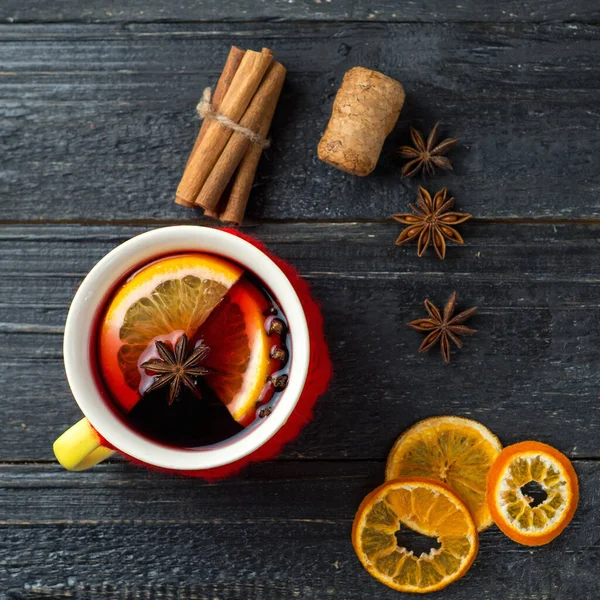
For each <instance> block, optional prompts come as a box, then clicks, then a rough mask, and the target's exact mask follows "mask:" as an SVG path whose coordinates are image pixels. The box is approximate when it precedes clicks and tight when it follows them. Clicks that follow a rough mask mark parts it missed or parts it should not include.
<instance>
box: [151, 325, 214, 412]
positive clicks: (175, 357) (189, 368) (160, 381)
mask: <svg viewBox="0 0 600 600" xmlns="http://www.w3.org/2000/svg"><path fill="white" fill-rule="evenodd" d="M156 351H157V352H158V355H159V356H160V358H161V360H158V359H153V360H148V361H146V362H145V363H143V364H142V365H141V366H142V369H144V370H145V371H149V372H150V373H157V375H156V377H155V378H154V383H153V384H152V385H151V386H150V387H149V388H148V389H147V390H146V391H145V394H149V393H150V392H153V391H155V390H158V389H160V388H162V387H164V386H167V385H168V386H169V405H171V404H173V402H174V401H175V398H177V397H178V396H179V394H180V393H181V390H182V387H183V386H185V387H186V388H188V389H189V390H190V391H191V392H192V393H193V394H194V395H195V396H197V397H199V398H200V397H201V395H200V391H199V390H198V388H197V387H196V383H195V382H194V379H193V378H194V377H200V376H202V375H206V374H207V373H210V369H207V368H206V367H201V366H199V365H198V363H199V362H201V361H202V360H204V358H206V355H207V354H208V353H209V351H210V348H209V347H208V346H205V345H204V344H201V345H200V346H198V347H197V348H196V349H195V350H194V351H193V352H192V353H191V354H190V353H189V351H188V338H187V335H185V333H184V334H183V335H182V336H181V337H180V338H179V339H178V340H177V343H176V344H175V349H174V350H171V349H170V348H169V346H167V345H166V344H165V343H164V342H160V341H158V342H156Z"/></svg>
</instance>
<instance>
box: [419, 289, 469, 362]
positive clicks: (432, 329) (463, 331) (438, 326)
mask: <svg viewBox="0 0 600 600" xmlns="http://www.w3.org/2000/svg"><path fill="white" fill-rule="evenodd" d="M477 308H478V307H477V306H475V307H473V308H470V309H469V310H465V311H464V312H461V313H460V314H458V315H456V316H453V315H454V312H455V310H456V292H452V295H451V296H450V299H449V300H448V302H447V303H446V306H445V307H444V314H441V313H440V311H439V310H438V308H437V307H436V306H435V305H434V304H433V303H432V302H431V301H430V300H429V299H427V300H425V309H426V310H427V312H428V313H429V318H424V319H417V320H416V321H411V322H410V323H408V326H409V327H412V328H413V329H417V330H418V331H426V332H428V334H427V336H426V337H425V339H424V340H423V343H422V344H421V346H420V348H419V352H427V351H428V350H430V349H431V348H433V346H435V345H436V344H437V343H438V341H439V342H440V347H441V350H442V357H443V359H444V362H445V363H446V364H449V363H450V340H452V341H453V342H454V343H455V344H456V345H457V346H458V347H459V348H462V347H463V343H462V341H461V340H460V337H459V336H461V335H473V334H474V333H475V332H476V330H475V329H470V328H469V327H466V326H465V325H463V323H464V322H465V321H466V320H467V319H469V318H470V317H471V316H473V314H474V313H475V311H476V310H477Z"/></svg>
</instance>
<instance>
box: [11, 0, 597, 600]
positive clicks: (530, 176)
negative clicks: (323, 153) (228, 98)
mask: <svg viewBox="0 0 600 600" xmlns="http://www.w3.org/2000/svg"><path fill="white" fill-rule="evenodd" d="M119 4H121V3H117V2H115V3H113V2H107V1H106V0H105V1H104V2H102V1H100V0H87V1H85V2H68V1H67V0H55V1H53V2H42V1H36V0H4V1H3V2H2V6H1V7H0V21H1V22H2V24H1V25H0V40H1V44H0V119H1V127H0V140H1V146H0V147H1V155H0V192H1V194H2V196H1V215H0V219H1V228H0V282H1V284H0V356H1V359H2V365H3V368H2V370H1V371H0V389H1V390H2V410H1V413H0V414H1V418H0V598H2V599H3V600H4V599H10V600H17V599H19V600H24V599H27V600H38V599H40V598H52V599H62V598H77V599H81V598H97V599H101V600H116V599H129V598H147V599H157V600H158V599H176V598H177V599H180V600H192V599H197V598H202V599H211V600H216V599H217V598H218V599H220V600H238V599H239V600H247V599H261V600H280V599H286V600H287V599H288V598H289V599H293V598H311V599H319V600H322V599H326V598H330V597H331V598H339V599H341V600H357V599H359V598H360V599H363V598H364V599H371V598H378V599H379V598H381V599H385V598H389V599H391V598H396V597H397V596H396V594H395V593H394V592H392V591H391V590H388V589H387V588H385V587H384V586H382V585H380V584H378V583H377V582H376V581H375V580H373V579H372V578H371V577H370V576H369V575H368V574H367V573H366V572H365V571H364V570H363V569H362V567H361V566H360V564H359V563H358V561H357V559H356V557H355V555H354V552H353V550H352V545H351V543H350V528H351V523H352V519H353V516H354V513H355V511H356V508H357V506H358V504H359V502H360V500H361V499H362V498H363V496H364V495H365V494H366V493H367V492H368V491H369V490H371V489H372V488H374V487H375V486H377V485H378V484H379V483H380V482H381V481H382V479H383V467H384V460H385V457H386V454H387V452H388V450H389V449H390V447H391V445H392V443H393V441H394V440H395V438H396V437H397V436H398V435H399V434H400V433H401V432H402V431H403V430H404V429H405V428H407V427H408V426H410V425H411V424H413V423H414V422H416V421H417V420H419V419H422V418H424V417H428V416H431V415H438V414H456V415H465V416H468V417H472V418H475V419H478V420H480V421H482V422H483V423H485V424H486V425H487V426H489V427H490V428H491V429H492V430H493V431H494V432H496V433H497V434H498V435H499V436H500V438H501V440H502V441H503V442H504V443H506V444H510V443H513V442H517V441H520V440H523V439H527V438H534V439H538V440H541V441H544V442H547V443H550V444H552V445H554V446H556V447H558V448H559V449H560V450H562V451H563V452H565V453H566V454H567V455H568V456H569V457H570V458H571V459H572V460H573V462H574V465H575V468H576V470H577V472H578V474H579V477H580V484H581V504H580V507H579V510H578V512H577V514H576V515H575V518H574V520H573V522H572V524H571V525H570V526H569V528H568V529H567V530H566V531H565V533H564V534H563V535H562V536H561V537H560V538H558V539H557V540H556V541H554V542H553V543H552V544H550V545H549V546H547V547H543V548H539V549H529V548H527V547H524V546H519V545H517V544H515V543H513V542H511V541H510V540H508V539H507V538H505V537H504V536H503V535H502V534H501V533H500V532H499V530H497V529H496V528H493V529H491V530H489V531H487V532H485V533H484V534H483V535H482V536H481V548H480V552H479V556H478V558H477V560H476V562H475V564H474V566H473V567H472V569H471V570H470V571H469V573H468V574H467V575H466V576H465V577H464V579H462V580H461V581H460V582H458V583H456V584H454V585H453V586H451V587H450V588H448V589H447V590H446V591H445V592H443V597H444V598H453V599H461V600H462V599H464V600H466V599H473V598H482V599H489V600H509V599H510V600H516V599H531V600H533V599H536V600H542V599H544V600H546V599H559V598H561V599H569V600H587V599H595V598H598V596H599V595H600V582H599V579H598V574H597V573H598V564H599V558H600V529H599V526H600V501H599V498H600V470H599V467H598V465H599V462H598V461H599V460H600V442H599V439H600V400H599V395H600V260H599V252H600V161H599V160H598V151H599V149H600V104H599V92H600V62H599V60H598V57H599V55H600V29H599V26H598V23H599V22H600V5H598V3H597V2H594V1H592V0H570V1H569V2H564V1H558V0H529V1H528V2H522V1H521V0H499V1H497V2H491V1H490V2H487V3H483V2H481V3H473V2H466V3H460V4H457V3H455V2H447V1H446V0H429V1H428V2H404V3H401V2H394V1H393V0H380V1H379V0H378V1H372V0H314V1H313V0H295V1H294V0H289V2H288V1H286V0H270V1H269V0H255V1H252V0H243V1H242V0H186V1H181V2H176V3H173V6H169V5H170V4H171V3H169V2H164V1H160V0H131V1H129V2H126V3H123V4H125V5H126V6H124V7H120V8H119V7H118V5H119ZM477 4H480V5H481V6H479V7H477ZM231 44H238V45H240V46H243V47H252V48H260V47H261V46H263V45H264V46H268V47H270V48H272V49H273V50H274V51H275V54H276V55H277V57H278V59H279V60H281V62H282V63H283V64H284V65H285V66H286V67H288V69H289V75H288V78H287V83H286V87H285V90H284V94H283V97H282V100H281V102H280V105H279V108H278V112H277V115H276V120H275V125H274V131H273V147H272V149H270V150H269V151H268V152H267V153H266V155H265V156H264V157H263V159H262V162H261V166H260V171H259V174H258V177H257V181H256V188H255V191H254V193H253V197H252V199H251V206H250V208H249V211H248V219H247V224H246V226H245V227H244V230H245V231H247V232H249V233H252V234H253V235H256V236H258V237H259V238H260V239H261V240H263V241H264V242H265V243H266V244H268V246H269V247H270V248H271V249H272V250H273V251H275V252H277V253H278V254H279V255H280V256H282V257H283V258H284V259H286V260H288V261H289V262H291V263H292V264H294V265H295V266H296V267H297V268H298V269H299V271H300V272H301V274H302V275H303V276H304V277H305V278H306V279H307V280H308V281H309V282H310V284H311V285H312V288H313V290H314V294H315V296H316V297H317V298H318V300H319V301H320V302H321V303H322V306H323V313H324V316H325V321H326V333H327V336H328V339H329V343H330V346H331V353H332V358H333V361H334V365H335V379H334V381H333V383H332V385H331V388H330V390H329V392H328V393H327V394H326V395H325V396H324V397H323V398H322V399H321V401H320V402H319V403H318V406H317V409H316V415H315V420H314V422H313V423H312V424H311V425H310V426H308V427H307V428H306V430H305V431H304V432H303V433H302V435H301V436H300V438H299V439H298V440H296V441H295V442H294V443H292V444H290V445H289V446H288V447H287V448H286V449H285V451H284V453H283V454H282V455H281V457H280V458H279V459H277V460H275V461H272V462H269V463H264V464H259V465H255V466H252V467H250V468H248V469H247V470H246V471H245V472H244V473H243V474H242V475H240V476H239V477H236V478H234V479H231V480H228V481H224V482H221V483H217V484H207V483H203V482H202V481H197V480H186V479H183V478H179V477H175V476H164V475H160V474H156V473H151V472H147V471H146V470H144V469H142V468H137V467H134V466H131V465H128V464H126V463H124V462H123V461H121V460H119V459H114V460H111V461H110V462H108V463H106V464H103V465H101V466H98V467H96V468H94V469H93V470H91V471H88V472H86V473H82V474H73V473H67V472H65V471H64V470H62V469H61V468H60V467H59V466H58V465H57V463H56V462H55V460H54V457H53V455H52V451H51V444H52V441H53V440H54V439H55V438H56V437H57V436H58V435H59V434H60V433H61V432H62V431H63V430H64V429H65V428H66V427H68V426H69V425H70V424H71V423H73V422H74V421H75V420H76V419H78V418H79V416H80V413H79V410H78V409H77V407H76V405H75V403H74V402H73V400H72V398H71V395H70V393H69V389H68V386H67V383H66V381H65V376H64V370H63V361H62V354H61V344H62V333H63V325H64V321H65V316H66V313H67V309H68V306H69V303H70V301H71V299H72V296H73V293H74V291H75V289H76V288H77V286H78V284H79V283H80V282H81V280H82V278H83V277H84V276H85V274H86V273H87V272H88V271H89V269H90V268H91V267H92V266H93V265H94V263H95V262H96V261H97V260H99V259H100V258H101V257H102V256H103V255H104V254H105V253H106V252H107V251H109V250H110V249H111V248H113V247H115V246H116V245H117V244H119V243H120V242H122V241H124V240H126V239H128V238H130V237H131V236H133V235H135V234H137V233H140V232H142V231H146V230H148V229H152V228H154V227H160V226H163V225H167V224H174V223H199V224H212V223H208V222H207V221H204V220H203V218H202V217H201V216H200V215H199V214H196V213H195V212H194V211H190V210H188V209H185V208H182V207H180V206H176V205H175V204H174V203H173V196H174V191H175V188H176V186H177V182H178V179H179V177H180V175H181V172H182V168H183V165H184V164H185V160H186V158H187V154H188V152H189V150H190V148H191V145H192V143H193V140H194V137H195V133H196V130H197V126H198V123H197V121H196V119H195V118H194V106H195V102H196V101H197V99H198V97H199V96H200V94H201V91H202V89H203V88H204V86H205V85H207V84H209V83H213V82H214V81H215V79H216V77H217V75H218V72H219V70H220V67H221V65H222V64H223V62H224V60H225V57H226V55H227V52H228V49H229V47H230V45H231ZM355 65H363V66H366V67H371V68H374V69H378V70H381V71H383V72H384V73H387V74H389V75H391V76H393V77H395V78H397V79H399V80H400V81H401V82H402V83H403V85H404V86H405V89H406V91H407V101H406V104H405V107H404V109H403V111H402V114H401V117H400V121H399V122H398V125H397V127H396V130H395V131H394V132H393V134H392V135H391V136H390V139H389V140H388V143H387V144H386V147H385V150H384V154H383V156H382V159H381V161H380V164H379V166H378V168H377V170H376V171H375V173H374V174H373V175H371V176H369V177H367V178H365V179H360V178H356V177H352V176H349V175H345V174H343V173H341V172H338V171H335V170H333V169H331V168H329V167H327V166H326V165H324V164H323V163H321V162H319V161H318V159H317V157H316V144H317V142H318V140H319V137H320V135H321V133H322V132H323V130H324V128H325V125H326V123H327V120H328V117H329V113H330V109H331V104H332V100H333V97H334V94H335V91H336V89H337V87H338V85H339V83H340V80H341V77H342V75H343V73H344V72H345V71H346V70H347V69H349V68H351V67H353V66H355ZM437 120H441V121H442V124H443V127H442V129H443V132H444V133H445V134H448V135H453V136H456V137H459V138H460V139H461V144H460V146H459V148H457V149H456V150H455V151H453V153H452V160H453V162H454V165H455V171H454V172H453V173H450V174H447V175H441V176H438V177H436V178H435V179H433V180H432V181H431V182H430V183H429V184H428V185H429V187H430V189H432V190H434V191H435V189H437V188H440V187H442V186H443V185H446V186H448V188H449V189H450V191H451V192H452V194H453V195H454V196H455V197H456V199H457V205H458V208H459V210H463V211H465V212H470V213H473V215H474V216H475V218H474V219H473V221H472V222H471V223H469V224H467V225H465V226H463V227H462V232H463V233H464V237H465V245H464V246H463V247H456V246H453V247H451V248H450V249H449V251H448V256H447V259H446V260H445V261H444V262H441V261H439V260H438V259H437V258H436V257H435V256H434V255H432V254H431V253H429V254H428V256H427V257H425V258H423V259H419V258H417V256H416V249H415V247H414V246H408V247H403V248H396V247H395V246H394V240H395V238H396V236H397V234H398V232H399V231H400V227H399V225H398V224H396V223H394V222H393V221H391V220H390V215H391V214H392V213H394V212H398V211H401V212H403V211H405V210H406V208H407V204H408V203H409V202H411V201H413V200H414V197H415V191H416V184H417V182H413V181H408V182H407V181H404V180H402V179H401V177H400V166H401V162H400V161H399V160H398V159H397V158H396V157H395V156H394V154H393V148H394V147H395V146H397V145H399V144H401V143H405V142H406V141H407V140H408V127H409V123H413V124H415V125H416V126H418V127H423V128H425V129H428V128H430V127H431V126H432V125H433V124H434V123H435V121H437ZM453 290H457V291H458V292H459V294H460V298H461V300H462V303H463V305H464V306H465V307H467V306H472V305H479V306H480V307H481V309H480V311H479V313H478V315H477V316H476V318H475V319H473V321H472V323H473V326H475V327H476V328H477V329H478V330H479V332H478V334H477V335H476V336H475V337H473V338H472V339H468V340H467V342H466V345H465V348H464V350H463V351H462V352H460V353H457V354H456V355H455V361H454V362H453V364H452V365H451V366H449V367H448V366H445V365H444V364H443V363H442V362H441V359H440V357H439V355H438V354H437V353H432V354H431V355H417V354H416V349H417V347H418V345H419V343H420V341H421V336H420V334H418V333H417V332H414V331H412V330H410V329H409V328H407V327H406V325H405V323H406V322H407V321H409V320H412V319H414V318H417V317H419V316H421V314H422V312H423V308H422V301H423V299H424V298H425V297H430V298H431V299H432V300H434V301H435V302H438V303H441V302H443V301H444V300H445V299H446V298H447V297H448V296H449V294H450V293H451V292H452V291H453ZM440 597H442V596H440Z"/></svg>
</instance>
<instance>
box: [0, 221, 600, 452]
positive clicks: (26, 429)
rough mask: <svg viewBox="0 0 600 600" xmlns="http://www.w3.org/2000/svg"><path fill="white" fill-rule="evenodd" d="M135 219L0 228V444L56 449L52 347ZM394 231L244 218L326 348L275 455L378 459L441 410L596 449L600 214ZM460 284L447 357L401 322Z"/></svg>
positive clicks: (63, 386) (511, 436) (59, 391)
mask: <svg viewBox="0 0 600 600" xmlns="http://www.w3.org/2000/svg"><path fill="white" fill-rule="evenodd" d="M143 230H144V228H134V227H125V226H111V227H100V226H97V227H91V226H74V225H73V226H66V225H62V226H50V225H45V226H41V225H38V226H4V227H3V228H2V230H0V280H2V281H3V286H2V287H1V288H0V361H2V362H3V363H4V364H5V365H6V366H7V367H9V368H7V369H5V370H3V371H2V372H0V387H1V388H2V389H3V390H4V393H5V396H6V398H5V400H4V402H5V406H6V407H7V409H6V414H5V418H4V419H3V420H2V421H1V422H0V459H2V460H19V459H28V460H39V459H43V460H49V459H51V458H52V454H51V443H52V441H53V439H54V438H55V437H57V435H58V434H59V433H60V432H61V431H62V430H63V429H65V428H66V427H67V426H68V425H69V424H70V423H71V422H73V421H74V420H75V419H76V418H77V416H78V410H77V408H76V406H75V405H74V403H73V401H72V399H71V397H70V394H69V390H68V386H67V383H66V381H65V380H64V374H63V368H62V356H61V345H62V327H63V324H64V320H65V317H66V312H67V309H68V305H69V303H70V301H71V298H72V296H73V293H74V291H75V289H76V288H77V285H78V284H79V282H80V281H81V279H82V278H83V277H84V275H85V274H86V273H87V271H88V270H89V269H90V268H91V267H92V266H93V264H94V263H95V262H96V261H97V260H99V259H100V258H101V257H102V256H103V255H104V254H105V253H106V252H108V251H109V250H110V249H112V248H113V247H115V246H116V245H117V244H119V243H120V242H122V241H124V240H125V239H127V238H129V237H131V236H132V235H134V234H136V233H139V232H141V231H143ZM399 230H400V227H399V226H398V225H397V224H395V223H394V222H391V221H390V222H389V223H372V224H366V223H361V224H293V223H292V224H273V225H263V226H259V227H248V228H245V231H247V232H249V233H252V234H255V235H256V236H257V237H259V238H260V239H262V240H263V241H265V242H266V243H267V244H268V246H269V248H270V249H272V250H273V251H274V252H276V253H277V254H279V255H280V256H281V257H282V258H284V259H286V260H288V261H290V262H291V263H292V264H293V265H295V266H296V267H297V268H298V269H299V271H300V273H301V274H302V275H303V276H304V277H305V278H306V279H307V280H308V281H309V282H310V283H311V285H312V287H313V290H314V294H315V297H316V298H317V300H319V301H320V302H321V303H322V306H323V314H324V317H325V323H326V333H327V336H328V339H329V343H330V347H331V352H332V358H333V363H334V369H335V377H334V383H333V385H332V387H331V389H330V391H329V392H328V393H327V394H326V395H325V396H324V397H323V398H322V399H321V400H320V401H319V403H318V405H317V409H316V416H315V421H314V423H312V424H311V425H310V426H309V427H307V429H306V430H305V431H304V433H303V434H302V435H301V437H300V438H299V440H297V441H296V442H294V443H293V444H290V446H289V447H288V448H287V449H286V451H285V452H284V455H283V456H284V457H287V458H301V457H306V458H312V459H324V458H325V459H383V458H384V457H385V456H386V454H387V452H388V450H389V448H390V447H391V444H392V442H393V440H394V439H395V438H396V437H397V435H398V434H399V433H400V432H401V431H403V430H404V429H406V428H407V427H408V426H409V425H411V424H412V423H414V422H415V421H416V420H418V419H421V418H424V417H427V416H432V415H437V414H444V413H450V414H461V415H465V416H470V417H473V418H476V419H479V420H481V421H483V422H484V423H486V424H487V425H488V426H489V427H491V428H492V429H493V430H494V431H495V432H496V433H497V434H498V435H499V436H500V438H501V439H502V440H503V441H504V442H505V443H512V442H516V441H518V440H521V439H524V438H526V437H534V438H535V439H540V440H543V441H545V442H548V443H551V444H554V445H556V446H558V447H559V448H560V449H561V450H563V451H564V452H566V453H568V454H569V455H570V456H575V457H600V446H599V445H598V440H599V439H600V437H599V436H598V433H599V431H600V404H599V403H598V389H600V385H599V384H600V357H599V355H598V350H597V348H598V338H599V335H600V305H599V303H598V297H599V296H600V271H599V265H598V261H597V256H598V247H599V243H600V227H597V226H596V227H592V226H576V225H558V226H557V225H541V224H540V225H520V226H514V225H511V224H487V223H475V224H472V225H468V224H466V225H464V226H463V227H462V228H461V231H462V232H463V234H464V237H465V240H466V244H465V246H464V247H456V246H453V247H450V248H449V252H448V258H447V259H446V261H444V262H441V261H439V260H438V259H436V258H434V257H432V256H429V257H428V258H425V259H419V258H418V257H417V256H416V249H415V247H414V246H406V247H402V248H397V247H395V246H394V240H395V238H396V235H397V233H398V231H399ZM24 274H26V275H25V276H24ZM455 289H456V290H457V291H458V292H459V296H460V300H461V303H462V305H463V306H465V307H469V306H473V305H477V306H480V307H481V308H480V310H479V313H478V314H477V316H476V317H475V318H474V319H473V320H472V325H473V327H475V328H476V329H478V330H479V331H478V334H477V335H476V336H474V337H473V338H470V339H467V340H466V344H465V348H464V349H463V350H462V351H460V352H457V353H456V355H455V361H454V363H453V364H452V365H451V366H449V367H446V366H445V365H443V364H442V362H441V358H440V356H439V354H438V353H437V352H435V351H434V352H431V353H430V354H427V355H418V354H417V353H416V350H417V348H418V346H419V344H420V342H421V339H422V336H421V334H419V333H418V332H414V331H412V330H410V329H409V328H408V327H407V326H406V322H408V321H410V320H412V319H415V318H418V317H420V316H422V315H423V314H424V308H423V306H422V301H423V300H424V298H425V297H430V298H431V299H432V300H433V301H435V302H437V303H439V304H441V303H442V302H444V301H445V300H446V299H447V297H448V296H449V295H450V293H451V292H452V291H453V290H455ZM349 316H350V318H349ZM41 389H43V390H44V393H43V394H41V393H40V390H41ZM32 407H35V410H34V409H33V408H32Z"/></svg>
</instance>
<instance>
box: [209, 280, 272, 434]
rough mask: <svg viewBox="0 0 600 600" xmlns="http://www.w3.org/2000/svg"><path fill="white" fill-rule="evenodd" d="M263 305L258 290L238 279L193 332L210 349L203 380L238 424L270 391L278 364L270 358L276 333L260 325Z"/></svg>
mask: <svg viewBox="0 0 600 600" xmlns="http://www.w3.org/2000/svg"><path fill="white" fill-rule="evenodd" d="M269 308H270V305H269V303H268V301H267V299H266V298H265V297H264V296H263V295H262V294H261V293H260V291H259V290H258V289H257V288H256V287H255V286H254V285H253V284H252V283H250V282H249V281H247V280H245V279H241V280H240V281H239V282H238V283H236V284H235V285H234V286H233V288H232V289H231V291H230V293H229V294H227V296H226V297H225V298H224V299H223V302H221V304H219V306H218V307H217V308H216V309H215V310H214V312H213V313H212V314H211V315H210V317H209V318H208V319H207V320H206V322H205V323H204V325H203V326H202V327H200V331H199V333H198V338H199V339H202V340H203V342H204V343H205V344H206V345H207V346H208V347H209V348H210V352H209V354H208V356H207V358H206V360H205V361H204V363H203V364H205V365H206V366H207V367H210V368H211V369H213V370H214V372H213V373H211V374H209V375H207V376H206V377H205V379H206V382H207V383H208V385H210V387H211V388H212V389H213V391H214V392H215V393H216V394H217V396H218V397H219V399H220V400H221V402H223V403H224V404H225V405H226V406H227V408H228V409H229V412H230V413H231V415H232V416H233V418H234V419H235V420H236V421H238V422H239V423H241V424H242V425H247V424H248V423H249V422H251V421H252V420H254V417H255V415H256V408H257V403H258V402H259V401H261V400H262V399H263V398H262V395H263V394H264V393H269V392H272V391H273V389H272V384H269V383H268V378H269V376H270V375H272V374H273V373H274V372H275V371H276V370H277V369H278V368H279V366H280V363H279V361H277V360H274V359H272V358H271V357H270V353H271V347H272V346H273V345H274V344H275V343H276V342H277V341H278V336H273V337H269V336H268V335H267V331H266V329H265V320H266V318H267V315H268V310H269ZM270 388H271V389H270ZM267 399H268V398H267Z"/></svg>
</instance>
